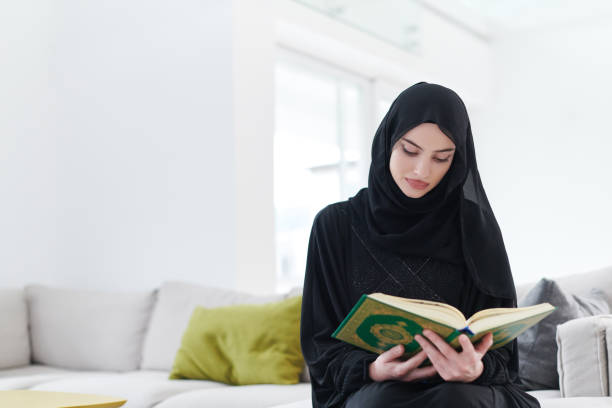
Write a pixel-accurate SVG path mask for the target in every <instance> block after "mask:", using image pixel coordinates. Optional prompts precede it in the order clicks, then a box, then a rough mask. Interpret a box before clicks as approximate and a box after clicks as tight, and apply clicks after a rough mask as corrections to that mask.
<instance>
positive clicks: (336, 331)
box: [331, 294, 368, 339]
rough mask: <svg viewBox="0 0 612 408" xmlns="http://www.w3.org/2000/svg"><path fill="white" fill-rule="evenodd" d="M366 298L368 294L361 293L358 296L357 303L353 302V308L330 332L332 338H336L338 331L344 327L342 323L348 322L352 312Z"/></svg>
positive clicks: (353, 312)
mask: <svg viewBox="0 0 612 408" xmlns="http://www.w3.org/2000/svg"><path fill="white" fill-rule="evenodd" d="M367 298H368V295H366V294H363V295H361V298H359V300H358V301H357V303H356V304H355V306H353V308H352V309H351V311H350V312H349V314H348V315H347V316H346V317H345V318H344V320H343V321H342V323H340V326H338V328H337V329H336V330H334V332H333V333H332V334H331V337H333V338H334V339H335V338H336V336H338V333H340V331H341V330H342V329H343V328H344V325H345V324H346V323H348V321H349V320H351V317H352V316H353V314H355V312H356V311H357V309H359V307H360V306H361V304H362V303H363V302H364V301H365V300H366V299H367Z"/></svg>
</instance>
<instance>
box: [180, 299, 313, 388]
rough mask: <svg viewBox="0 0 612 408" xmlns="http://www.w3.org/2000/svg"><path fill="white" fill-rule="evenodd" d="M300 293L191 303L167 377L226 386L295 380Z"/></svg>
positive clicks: (299, 357)
mask: <svg viewBox="0 0 612 408" xmlns="http://www.w3.org/2000/svg"><path fill="white" fill-rule="evenodd" d="M301 305H302V297H301V296H294V297H292V298H289V299H285V300H282V301H279V302H272V303H267V304H264V305H234V306H225V307H219V308H214V309H207V308H203V307H201V306H197V307H196V308H195V310H194V311H193V314H192V316H191V319H190V321H189V324H188V326H187V329H186V330H185V333H184V334H183V339H182V342H181V347H180V348H179V350H178V352H177V353H176V359H175V361H174V366H173V368H172V372H171V373H170V378H192V379H204V380H213V381H220V382H223V383H226V384H232V385H249V384H297V383H298V382H299V375H300V372H301V371H302V368H303V366H304V358H303V357H302V351H301V349H300V310H301Z"/></svg>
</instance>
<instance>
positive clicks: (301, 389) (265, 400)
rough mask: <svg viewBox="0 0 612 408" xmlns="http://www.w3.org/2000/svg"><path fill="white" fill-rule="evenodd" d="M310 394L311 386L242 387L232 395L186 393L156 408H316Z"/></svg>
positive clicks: (221, 391) (222, 392)
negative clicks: (299, 407)
mask: <svg viewBox="0 0 612 408" xmlns="http://www.w3.org/2000/svg"><path fill="white" fill-rule="evenodd" d="M310 393H311V392H310V384H304V383H300V384H294V385H272V384H257V385H241V386H238V387H232V388H231V391H229V392H228V390H227V389H223V388H216V389H211V390H203V391H191V392H185V393H182V394H179V395H176V396H174V397H171V398H168V399H167V400H165V401H164V402H162V403H160V404H159V405H156V406H155V408H203V407H215V408H243V407H249V408H267V407H270V406H272V405H279V404H287V403H291V402H294V401H300V400H306V401H308V403H309V404H308V405H305V407H308V408H312V403H311V402H310V400H307V398H309V397H310Z"/></svg>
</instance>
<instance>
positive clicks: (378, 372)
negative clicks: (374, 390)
mask: <svg viewBox="0 0 612 408" xmlns="http://www.w3.org/2000/svg"><path fill="white" fill-rule="evenodd" d="M402 354H404V345H403V344H398V345H397V346H395V347H393V348H390V349H389V350H387V351H385V352H384V353H382V354H381V355H379V356H378V357H377V358H376V360H374V361H373V362H372V363H370V366H369V367H368V374H369V375H370V378H371V379H372V380H374V381H385V380H398V381H406V382H410V381H415V380H420V379H423V378H430V377H433V376H435V375H436V374H437V371H436V369H435V367H434V366H433V365H431V366H427V367H422V368H417V367H418V366H419V365H420V364H421V363H422V362H423V361H425V359H426V358H427V353H425V351H424V350H421V351H419V352H418V353H417V354H415V355H414V356H412V357H410V358H409V359H408V360H405V361H403V360H399V358H400V357H401V356H402Z"/></svg>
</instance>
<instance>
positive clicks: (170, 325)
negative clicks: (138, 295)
mask: <svg viewBox="0 0 612 408" xmlns="http://www.w3.org/2000/svg"><path fill="white" fill-rule="evenodd" d="M284 297H285V295H282V294H278V295H268V296H264V295H251V294H247V293H243V292H238V291H234V290H229V289H221V288H215V287H207V286H200V285H196V284H191V283H185V282H165V283H164V284H163V285H162V286H161V288H160V290H159V293H158V297H157V303H156V304H155V308H154V309H153V315H152V317H151V323H150V325H149V329H148V331H147V334H146V337H145V342H144V349H143V355H142V364H141V368H143V369H146V370H165V371H168V372H169V371H171V370H172V364H173V363H174V357H175V356H176V352H177V351H178V349H179V347H180V345H181V337H182V336H183V333H184V332H185V329H186V328H187V323H188V322H189V319H190V317H191V314H192V312H193V310H194V309H195V307H196V306H203V307H206V308H215V307H220V306H229V305H237V304H245V303H249V304H262V303H267V302H274V301H279V300H282V299H283V298H284Z"/></svg>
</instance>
